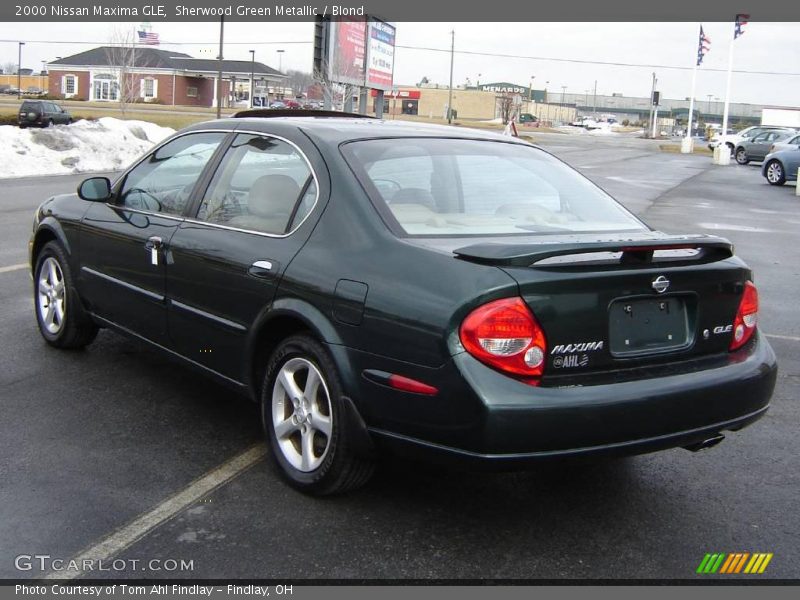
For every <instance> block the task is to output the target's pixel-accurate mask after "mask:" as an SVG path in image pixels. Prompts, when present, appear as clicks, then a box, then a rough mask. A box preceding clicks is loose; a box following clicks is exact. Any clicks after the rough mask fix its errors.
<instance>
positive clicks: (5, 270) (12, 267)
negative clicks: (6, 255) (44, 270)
mask: <svg viewBox="0 0 800 600" xmlns="http://www.w3.org/2000/svg"><path fill="white" fill-rule="evenodd" d="M27 268H28V263H20V264H18V265H8V266H7V267H0V273H10V272H11V271H19V270H20V269H27Z"/></svg>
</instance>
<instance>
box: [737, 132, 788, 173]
mask: <svg viewBox="0 0 800 600" xmlns="http://www.w3.org/2000/svg"><path fill="white" fill-rule="evenodd" d="M796 133H797V132H796V131H795V130H794V129H774V130H772V131H764V132H762V133H759V134H758V135H756V136H754V137H752V138H751V139H749V140H743V141H741V142H739V143H738V144H737V145H736V150H735V151H734V156H735V157H736V162H737V163H739V164H740V165H746V164H747V163H749V162H750V161H751V160H754V161H757V162H760V161H763V160H764V157H765V156H766V155H767V154H769V150H770V148H771V147H772V144H774V143H775V142H782V141H783V140H788V139H789V138H790V137H792V136H794V135H795V134H796Z"/></svg>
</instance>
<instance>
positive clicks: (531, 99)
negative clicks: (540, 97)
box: [528, 75, 536, 102]
mask: <svg viewBox="0 0 800 600" xmlns="http://www.w3.org/2000/svg"><path fill="white" fill-rule="evenodd" d="M534 79H536V75H531V87H530V88H528V91H529V92H530V97H529V98H528V101H529V102H533V80H534Z"/></svg>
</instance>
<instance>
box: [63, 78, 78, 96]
mask: <svg viewBox="0 0 800 600" xmlns="http://www.w3.org/2000/svg"><path fill="white" fill-rule="evenodd" d="M61 88H62V90H63V91H64V96H74V95H75V94H77V93H78V78H77V77H75V75H64V81H63V84H62V86H61Z"/></svg>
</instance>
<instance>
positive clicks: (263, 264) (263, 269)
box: [247, 260, 277, 277]
mask: <svg viewBox="0 0 800 600" xmlns="http://www.w3.org/2000/svg"><path fill="white" fill-rule="evenodd" d="M275 270H277V264H276V263H273V262H272V261H271V260H257V261H256V262H254V263H253V264H252V265H250V268H249V269H247V272H248V273H249V274H250V275H252V276H253V277H270V276H272V275H274V272H275Z"/></svg>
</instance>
